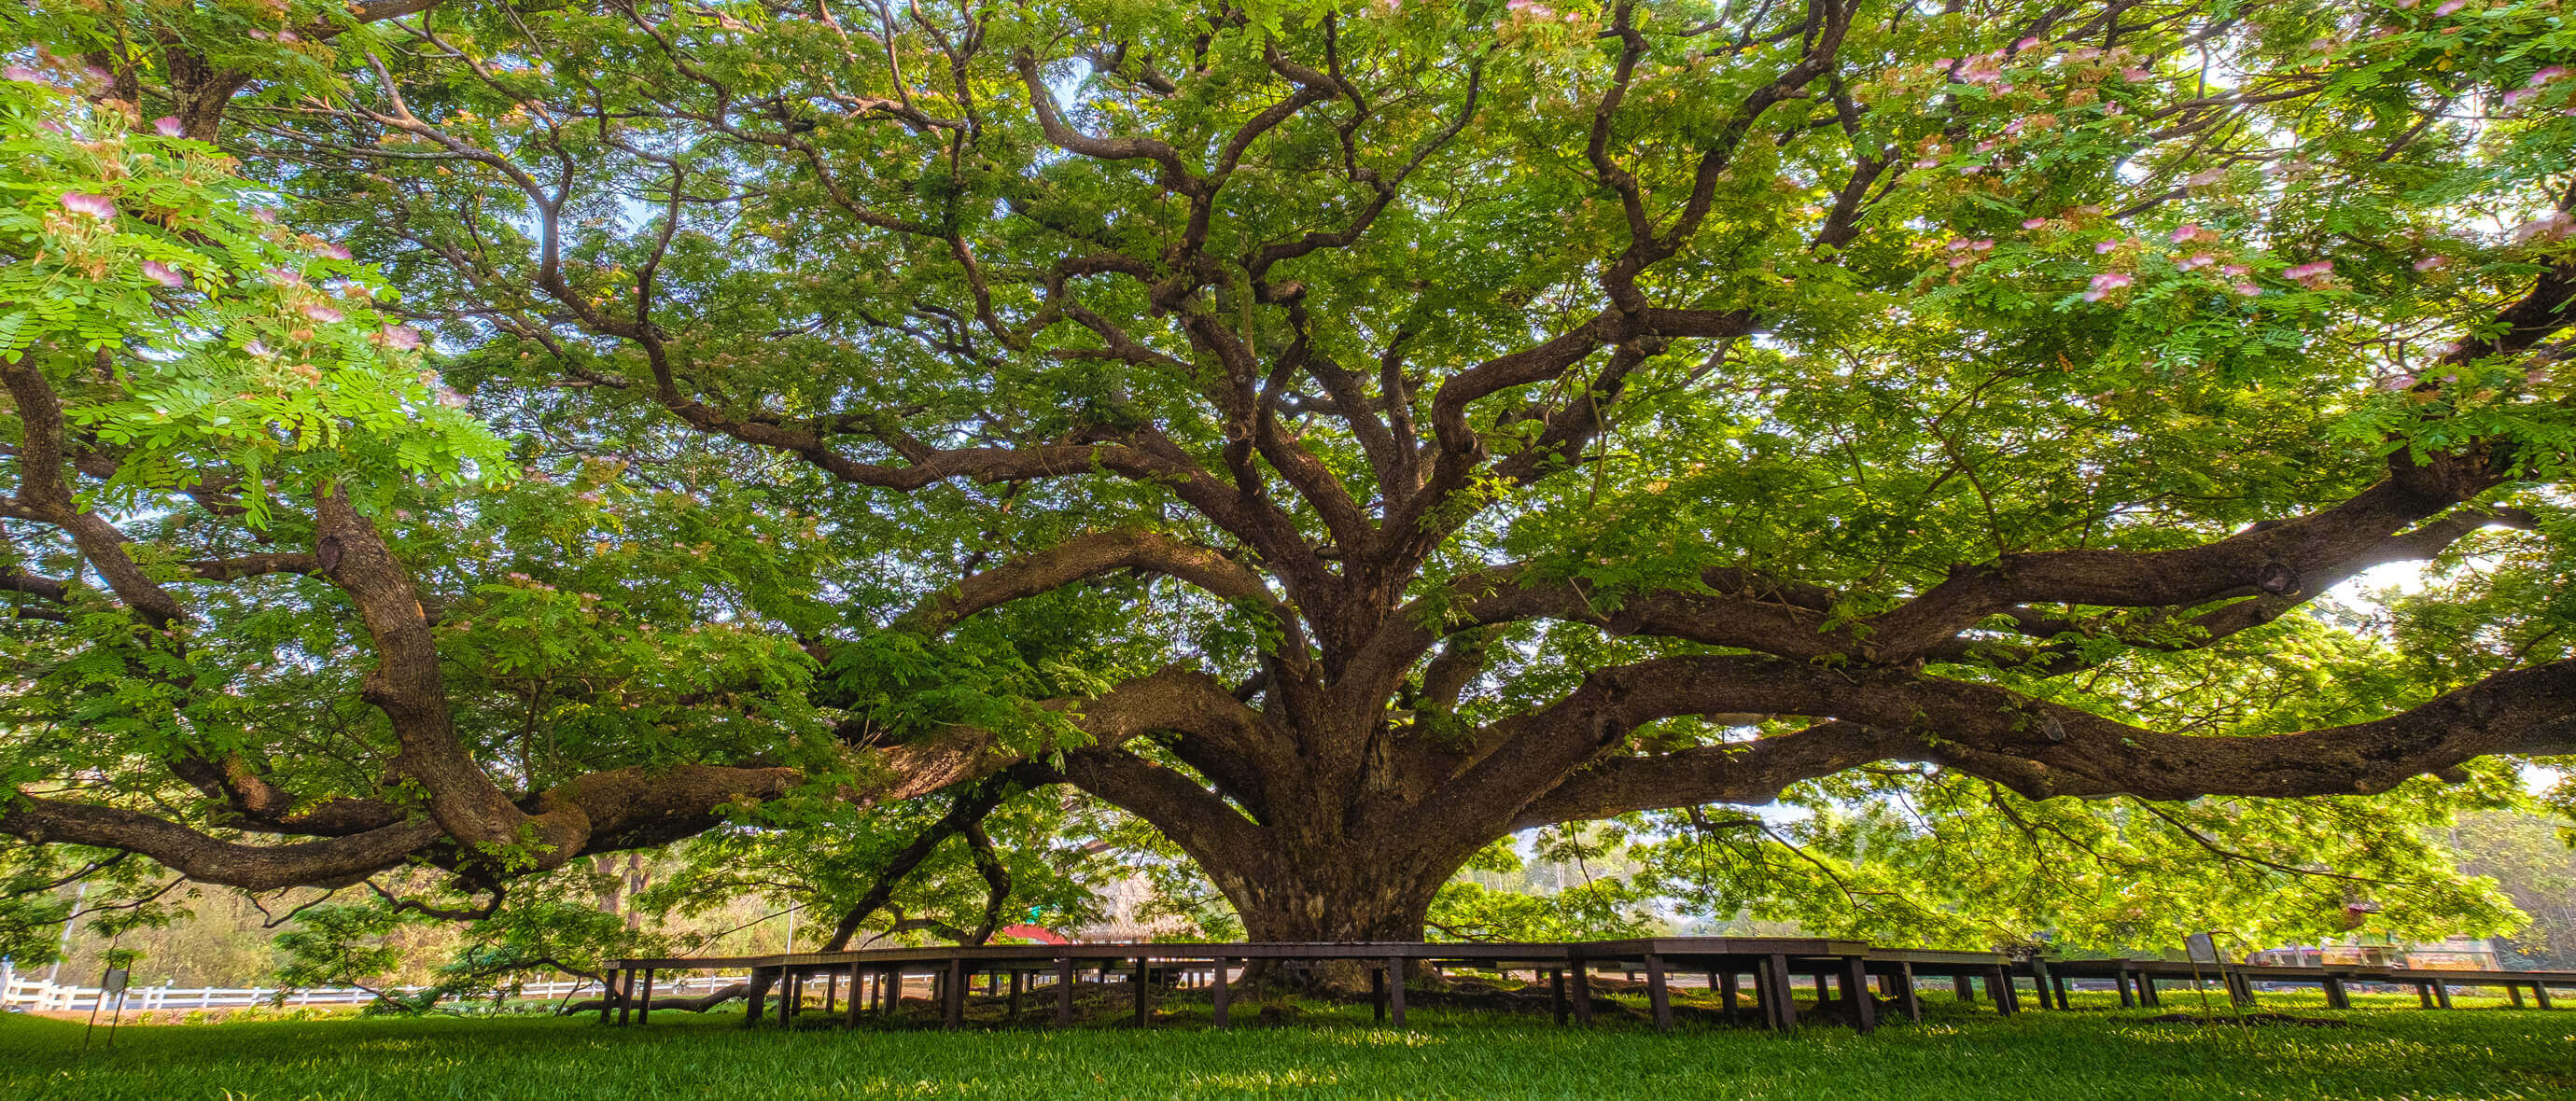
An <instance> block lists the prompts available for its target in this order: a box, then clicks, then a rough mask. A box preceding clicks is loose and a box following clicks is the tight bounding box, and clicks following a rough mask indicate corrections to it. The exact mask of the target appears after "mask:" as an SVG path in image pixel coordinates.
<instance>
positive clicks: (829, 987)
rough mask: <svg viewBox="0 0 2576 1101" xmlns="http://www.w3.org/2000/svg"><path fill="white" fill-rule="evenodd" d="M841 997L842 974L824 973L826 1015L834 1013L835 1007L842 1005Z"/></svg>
mask: <svg viewBox="0 0 2576 1101" xmlns="http://www.w3.org/2000/svg"><path fill="white" fill-rule="evenodd" d="M840 996H841V973H840V972H838V971H826V972H824V973H823V1012H824V1013H826V1014H829V1013H831V1012H832V1009H833V1007H834V1006H837V1005H839V1004H841V1003H840Z"/></svg>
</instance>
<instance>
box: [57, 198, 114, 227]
mask: <svg viewBox="0 0 2576 1101" xmlns="http://www.w3.org/2000/svg"><path fill="white" fill-rule="evenodd" d="M63 209H65V210H68V211H71V212H72V213H74V214H87V215H89V216H90V217H92V218H96V219H98V220H100V221H102V222H103V221H107V220H109V219H112V218H114V217H116V200H114V199H111V198H108V197H107V196H105V195H93V194H90V193H89V192H86V191H66V192H63Z"/></svg>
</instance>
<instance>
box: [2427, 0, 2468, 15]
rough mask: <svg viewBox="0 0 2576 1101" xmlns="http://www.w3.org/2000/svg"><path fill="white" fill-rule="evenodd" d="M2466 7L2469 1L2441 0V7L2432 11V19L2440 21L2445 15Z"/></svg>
mask: <svg viewBox="0 0 2576 1101" xmlns="http://www.w3.org/2000/svg"><path fill="white" fill-rule="evenodd" d="M2468 6H2469V0H2443V2H2442V6H2441V7H2438V8H2435V9H2433V18H2435V19H2440V18H2441V17H2443V16H2445V15H2449V14H2451V13H2452V12H2455V11H2458V10H2460V9H2461V8H2465V7H2468Z"/></svg>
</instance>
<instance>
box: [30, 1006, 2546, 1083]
mask: <svg viewBox="0 0 2576 1101" xmlns="http://www.w3.org/2000/svg"><path fill="white" fill-rule="evenodd" d="M2109 1001H2110V999H2109V997H2108V996H2107V995H2093V996H2079V1001H2078V1006H2079V1012H2074V1013H2064V1012H2029V1013H2024V1014H2022V1015H2021V1016H2019V1017H2017V1018H2013V1019H2010V1020H2004V1019H1999V1018H1997V1017H1995V1016H1993V1015H1992V1014H1990V1013H1986V1012H1968V1011H1966V1010H1965V1009H1963V1008H1962V1007H1959V1006H1957V1005H1956V1004H1955V1003H1952V1002H1951V1001H1950V999H1949V998H1948V997H1947V996H1946V995H1935V996H1932V997H1931V998H1930V1000H1929V1006H1930V1008H1931V1009H1932V1010H1933V1017H1932V1019H1930V1020H1927V1021H1926V1022H1924V1023H1923V1024H1919V1025H1916V1024H1907V1023H1903V1022H1898V1023H1893V1024H1890V1025H1889V1026H1887V1027H1884V1028H1882V1029H1880V1030H1879V1031H1878V1032H1877V1033H1876V1034H1874V1035H1869V1036H1859V1035H1855V1034H1854V1033H1852V1032H1851V1031H1850V1030H1848V1029H1844V1028H1840V1027H1836V1026H1832V1025H1827V1024H1810V1025H1807V1026H1805V1027H1802V1028H1801V1029H1800V1030H1799V1031H1797V1032H1796V1033H1794V1034H1792V1035H1789V1036H1785V1037H1782V1036H1773V1035H1770V1034H1767V1033H1763V1032H1758V1031H1754V1030H1750V1029H1725V1028H1685V1029H1684V1030H1682V1031H1679V1032H1676V1033H1675V1034H1672V1035H1657V1034H1655V1033H1653V1032H1651V1031H1648V1030H1646V1029H1643V1028H1640V1027H1637V1026H1636V1025H1634V1024H1631V1023H1628V1022H1624V1021H1621V1022H1611V1023H1605V1024H1603V1025H1601V1026H1596V1027H1594V1028H1591V1029H1570V1028H1568V1029H1560V1028H1555V1027H1552V1026H1550V1025H1549V1024H1548V1023H1547V1022H1546V1021H1545V1019H1544V1018H1537V1019H1529V1018H1520V1017H1507V1018H1506V1017H1496V1016H1493V1015H1488V1014H1478V1013H1464V1012H1443V1011H1438V1010H1430V1009H1420V1010H1416V1011H1415V1012H1414V1013H1413V1014H1412V1019H1411V1025H1412V1027H1411V1028H1410V1029H1408V1030H1407V1031H1403V1032H1396V1031H1392V1030H1387V1029H1381V1028H1376V1027H1372V1026H1371V1025H1369V1023H1368V1020H1369V1017H1368V1010H1367V1009H1366V1008H1365V1007H1336V1008H1328V1009H1321V1010H1315V1011H1311V1012H1308V1013H1306V1014H1304V1015H1301V1017H1300V1018H1299V1020H1298V1023H1295V1024H1292V1025H1288V1026H1282V1027H1260V1026H1252V1027H1244V1028H1239V1029H1237V1030H1235V1031H1231V1032H1222V1033H1221V1032H1215V1031H1211V1030H1208V1029H1205V1028H1203V1027H1198V1026H1195V1025H1193V1024H1192V1023H1190V1020H1191V1018H1192V1017H1194V1016H1195V1017H1198V1018H1199V1019H1201V1020H1203V1019H1204V1013H1205V1009H1204V1007H1203V1006H1201V1007H1196V1008H1195V1009H1193V1008H1192V1007H1189V1006H1186V1005H1184V1006H1181V1007H1179V1008H1178V1009H1177V1010H1176V1012H1175V1013H1174V1014H1173V1017H1172V1019H1171V1020H1170V1021H1168V1022H1167V1024H1166V1027H1162V1028H1158V1029H1155V1030H1151V1031H1146V1032H1137V1031H1134V1030H1131V1029H1127V1028H1122V1027H1085V1028H1078V1029H1073V1030H1068V1031H1061V1032H1059V1031H1054V1030H1048V1029H1010V1030H970V1031H965V1032H941V1031H936V1030H931V1029H898V1030H892V1031H878V1030H869V1031H861V1032H857V1033H849V1032H843V1031H839V1030H837V1029H832V1030H823V1029H815V1030H809V1031H802V1032H796V1033H784V1034H782V1033H780V1032H778V1031H776V1030H761V1031H745V1030H743V1029H741V1028H739V1027H737V1026H738V1024H739V1022H740V1013H739V1008H738V1007H737V1008H735V1010H734V1011H732V1012H727V1013H721V1014H719V1015H717V1016H714V1017H712V1018H700V1017H693V1016H690V1015H687V1014H679V1013H672V1014H669V1015H668V1016H667V1018H664V1019H656V1020H655V1021H654V1022H653V1024H652V1026H651V1027H650V1028H632V1027H630V1028H625V1029H616V1028H602V1027H600V1026H599V1025H597V1024H596V1023H595V1022H594V1021H593V1020H591V1019H589V1018H587V1017H584V1018H576V1019H548V1018H524V1017H522V1018H490V1019H460V1018H433V1019H426V1020H397V1019H385V1018H370V1019H340V1020H311V1021H269V1022H236V1023H229V1024H220V1025H166V1024H165V1025H152V1026H141V1027H138V1026H134V1025H130V1024H129V1025H127V1026H125V1027H124V1028H123V1029H121V1030H119V1032H118V1033H117V1037H116V1048H115V1050H113V1051H105V1050H100V1049H98V1048H96V1047H93V1048H92V1050H90V1051H89V1052H87V1053H86V1054H84V1053H83V1052H82V1051H81V1026H80V1025H79V1024H78V1023H74V1022H63V1021H53V1020H37V1019H31V1018H27V1017H16V1016H11V1017H0V1097H6V1098H12V1099H34V1098H67V1099H68V1098H77V1099H80V1101H114V1099H122V1098H155V1099H158V1098H229V1099H239V1101H250V1099H261V1101H283V1099H290V1098H413V1097H428V1098H448V1097H454V1098H477V1099H481V1098H532V1099H544V1101H569V1099H574V1098H591V1097H598V1098H680V1097H688V1098H694V1097H740V1098H744V1099H757V1101H775V1099H787V1098H819V1097H854V1096H855V1097H942V1098H946V1097H1001V1098H1040V1097H1043V1098H1131V1097H1209V1096H1252V1095H1271V1094H1290V1095H1297V1096H1311V1097H1585V1098H1590V1097H1605V1096H1607V1097H1724V1098H1834V1099H1869V1098H1905V1099H1908V1101H1912V1099H1916V1098H1924V1099H1932V1098H1940V1099H1953V1098H1955V1099H1982V1098H2013V1097H2028V1098H2049V1099H2067V1098H2093V1097H2099V1098H2118V1099H2120V1101H2139V1099H2164V1098H2200V1097H2233V1098H2283V1097H2320V1098H2328V1097H2330V1098H2354V1097H2405V1098H2472V1097H2475V1098H2489V1097H2492V1098H2576V1011H2571V1010H2567V1009H2560V1010H2557V1011H2554V1012H2542V1011H2540V1010H2537V1009H2526V1010H2513V1009H2505V1008H2499V1006H2501V1005H2502V1003H2501V1002H2500V1001H2491V1000H2481V999H2462V1000H2461V1002H2460V1005H2461V1006H2462V1008H2461V1009H2459V1010H2454V1011H2451V1012H2433V1011H2423V1010H2416V1009H2412V1008H2395V1007H2398V1006H2411V1004H2412V1003H2413V998H2412V996H2411V995H2410V996H2406V997H2404V998H2375V999H2366V1000H2365V1008H2359V1009H2355V1010H2353V1011H2350V1012H2342V1013H2335V1012H2328V1011H2326V1010H2325V1009H2323V1007H2322V1002H2321V1001H2319V1000H2317V999H2315V998H2312V997H2310V998H2302V997H2301V996H2298V995H2277V994H2267V995H2265V996H2264V998H2263V1006H2262V1008H2264V1009H2266V1010H2280V1011H2288V1012H2296V1013H2301V1014H2306V1015H2311V1016H2319V1017H2333V1018H2339V1019H2342V1020H2345V1021H2348V1022H2350V1027H2346V1028H2304V1027H2279V1026H2274V1027H2265V1028H2252V1029H2240V1028H2234V1027H2205V1026H2188V1025H2170V1024H2149V1023H2146V1022H2145V1021H2144V1020H2143V1018H2144V1017H2146V1016H2148V1015H2149V1014H2148V1013H2145V1012H2139V1011H2121V1010H2116V1009H2110V1008H2089V1009H2088V1003H2089V1006H2090V1007H2106V1006H2107V1005H2108V1004H2109ZM1247 1008H1249V1007H1247ZM2165 1008H2166V1009H2167V1010H2172V1011H2196V1009H2197V1003H2196V1002H2195V1001H2194V1000H2193V999H2192V997H2191V996H2190V995H2189V994H2188V993H2174V994H2169V996H2168V997H2167V999H2166V1006H2165ZM817 1016H819V1014H817ZM103 1036H104V1029H103V1028H102V1030H101V1037H102V1038H103Z"/></svg>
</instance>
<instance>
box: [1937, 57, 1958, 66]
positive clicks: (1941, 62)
mask: <svg viewBox="0 0 2576 1101" xmlns="http://www.w3.org/2000/svg"><path fill="white" fill-rule="evenodd" d="M1955 64H1958V60H1957V59H1956V58H1948V57H1936V58H1933V59H1932V67H1933V68H1935V69H1947V68H1949V67H1950V66H1952V65H1955Z"/></svg>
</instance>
